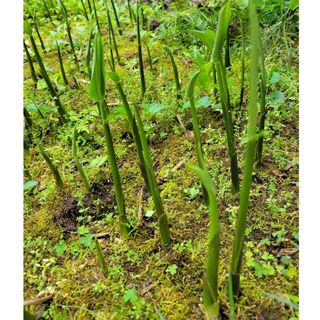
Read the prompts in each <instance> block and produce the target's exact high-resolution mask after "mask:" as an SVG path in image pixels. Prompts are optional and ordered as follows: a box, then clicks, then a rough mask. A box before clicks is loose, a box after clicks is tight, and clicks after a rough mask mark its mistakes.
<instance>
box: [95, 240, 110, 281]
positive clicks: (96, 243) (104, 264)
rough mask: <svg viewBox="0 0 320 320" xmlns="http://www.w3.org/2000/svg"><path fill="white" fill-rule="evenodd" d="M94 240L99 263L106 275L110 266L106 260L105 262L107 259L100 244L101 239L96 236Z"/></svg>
mask: <svg viewBox="0 0 320 320" xmlns="http://www.w3.org/2000/svg"><path fill="white" fill-rule="evenodd" d="M94 242H95V247H96V253H97V259H98V262H99V265H100V267H101V269H102V271H103V273H104V274H105V275H107V271H108V268H107V265H106V262H105V260H104V258H103V254H102V250H101V247H100V244H99V240H98V239H97V238H95V241H94Z"/></svg>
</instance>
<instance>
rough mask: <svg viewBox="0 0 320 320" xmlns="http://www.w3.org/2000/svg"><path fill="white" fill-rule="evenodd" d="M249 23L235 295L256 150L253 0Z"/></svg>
mask: <svg viewBox="0 0 320 320" xmlns="http://www.w3.org/2000/svg"><path fill="white" fill-rule="evenodd" d="M248 10H249V22H250V40H251V54H250V73H249V75H250V82H249V105H248V125H247V126H248V128H247V139H246V143H247V146H246V153H245V164H244V171H243V182H242V186H241V191H240V206H239V213H238V216H237V225H236V233H235V237H234V241H233V247H232V259H231V275H232V287H233V293H234V295H235V296H238V294H239V287H240V268H241V260H242V252H243V246H244V239H245V230H246V223H247V214H248V205H249V196H250V187H251V182H252V171H253V165H254V159H255V151H256V150H255V149H256V140H257V134H256V121H257V113H258V108H257V96H258V80H259V78H258V57H259V23H258V17H257V13H256V9H255V4H254V0H249V3H248Z"/></svg>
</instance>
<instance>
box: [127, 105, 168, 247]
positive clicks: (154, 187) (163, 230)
mask: <svg viewBox="0 0 320 320" xmlns="http://www.w3.org/2000/svg"><path fill="white" fill-rule="evenodd" d="M134 107H135V118H136V119H137V122H133V124H135V123H136V124H137V126H138V128H137V129H138V131H139V135H140V139H141V147H142V152H143V157H144V163H145V165H146V169H147V175H148V181H149V184H150V191H151V196H152V198H153V202H154V206H155V209H156V214H157V216H158V225H159V229H160V237H161V242H162V243H163V244H168V243H169V242H170V241H171V239H170V231H169V225H168V219H167V216H166V214H165V212H164V208H163V204H162V199H161V195H160V190H159V186H158V184H157V180H156V177H155V173H154V169H153V165H152V160H151V155H150V150H149V146H148V143H147V138H146V135H145V132H144V129H143V124H142V121H141V117H140V114H139V110H138V107H137V105H135V106H134ZM135 130H136V129H135Z"/></svg>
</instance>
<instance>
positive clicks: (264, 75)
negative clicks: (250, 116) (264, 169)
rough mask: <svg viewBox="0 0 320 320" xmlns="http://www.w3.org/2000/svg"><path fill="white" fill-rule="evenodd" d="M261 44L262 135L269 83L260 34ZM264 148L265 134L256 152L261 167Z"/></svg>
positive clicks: (260, 128)
mask: <svg viewBox="0 0 320 320" xmlns="http://www.w3.org/2000/svg"><path fill="white" fill-rule="evenodd" d="M259 43H260V58H261V79H260V99H261V100H260V113H259V132H260V133H262V132H263V131H264V126H265V122H266V115H267V110H266V82H267V72H266V67H265V62H264V53H263V46H262V40H261V36H260V33H259ZM262 147H263V134H260V136H259V138H258V141H257V152H256V163H257V165H258V166H259V165H261V160H262Z"/></svg>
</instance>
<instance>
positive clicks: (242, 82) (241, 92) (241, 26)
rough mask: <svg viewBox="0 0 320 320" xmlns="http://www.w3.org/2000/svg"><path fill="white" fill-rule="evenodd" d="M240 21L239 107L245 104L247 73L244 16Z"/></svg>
mask: <svg viewBox="0 0 320 320" xmlns="http://www.w3.org/2000/svg"><path fill="white" fill-rule="evenodd" d="M239 21H240V31H241V80H240V83H241V84H240V97H239V104H238V106H239V108H240V107H241V106H242V104H243V95H244V74H245V69H246V65H245V47H244V28H243V22H242V18H241V17H240V18H239Z"/></svg>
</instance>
